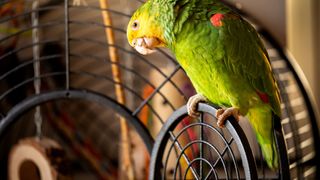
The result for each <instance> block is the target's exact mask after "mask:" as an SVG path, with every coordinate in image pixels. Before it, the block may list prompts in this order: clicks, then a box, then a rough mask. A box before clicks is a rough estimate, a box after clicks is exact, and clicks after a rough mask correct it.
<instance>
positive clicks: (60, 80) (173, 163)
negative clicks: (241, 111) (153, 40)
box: [0, 0, 320, 179]
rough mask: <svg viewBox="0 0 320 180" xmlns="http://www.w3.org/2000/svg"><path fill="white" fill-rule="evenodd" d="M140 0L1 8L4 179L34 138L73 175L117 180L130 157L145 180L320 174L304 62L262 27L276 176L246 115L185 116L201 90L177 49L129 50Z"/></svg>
mask: <svg viewBox="0 0 320 180" xmlns="http://www.w3.org/2000/svg"><path fill="white" fill-rule="evenodd" d="M142 3H143V2H142V1H140V0H130V1H129V0H120V1H119V0H108V1H107V0H85V1H84V0H64V1H62V0H61V1H55V0H27V1H24V0H16V1H1V3H0V13H1V18H0V29H1V32H0V119H1V120H0V147H1V148H0V166H1V167H2V168H1V169H0V176H1V177H9V176H11V175H10V171H9V170H8V169H9V168H8V164H10V155H9V154H10V150H11V149H12V147H13V146H15V144H17V143H18V142H19V141H20V140H21V139H24V138H27V137H36V139H38V140H39V139H44V137H49V138H50V139H53V140H55V141H57V142H58V143H59V144H60V145H61V147H63V150H64V151H65V152H66V157H67V159H68V163H65V166H68V167H69V168H68V169H70V171H71V174H72V176H73V177H74V178H75V179H77V178H79V179H81V177H82V178H86V179H90V178H92V179H95V178H101V179H117V178H119V177H120V173H119V169H121V167H122V165H123V164H126V163H128V162H126V160H128V159H121V158H122V157H121V156H123V154H126V153H127V154H128V152H129V154H130V156H131V157H130V159H129V161H130V162H129V164H131V165H130V166H133V171H134V172H132V170H129V171H128V174H129V175H127V176H131V175H132V174H131V175H130V173H133V174H134V176H135V177H136V178H137V179H139V178H146V177H147V175H148V174H149V178H150V179H152V178H153V177H154V178H160V177H161V176H163V177H167V178H169V177H175V178H177V179H180V178H183V177H185V178H187V179H189V178H192V179H199V177H208V178H209V177H210V178H211V177H212V178H216V179H218V178H229V179H233V178H238V179H242V178H245V177H252V178H254V177H258V178H259V179H278V178H279V177H291V178H297V179H303V178H315V177H319V175H318V174H317V172H319V167H320V166H319V163H320V161H319V153H318V152H320V151H319V148H320V147H319V145H318V144H317V143H316V142H318V141H319V132H318V124H317V120H318V119H317V114H316V111H315V110H316V109H314V106H313V103H312V99H311V98H310V96H309V93H308V91H307V90H306V89H307V88H306V86H305V84H304V80H301V76H302V75H301V74H300V71H299V70H296V68H297V67H296V66H297V65H296V64H295V62H294V61H293V60H292V59H291V58H290V57H289V56H287V55H286V54H285V53H284V51H283V50H282V49H281V47H280V46H278V45H277V44H276V43H275V41H274V40H273V39H272V37H271V36H269V35H268V33H267V32H266V31H264V30H263V29H261V28H259V27H258V26H256V28H257V29H258V31H259V33H260V35H261V37H262V38H263V40H264V42H265V44H266V47H267V50H268V53H269V55H270V60H271V64H272V67H273V69H274V73H275V77H276V79H277V81H278V83H279V86H280V92H281V98H282V105H281V107H282V112H283V117H282V118H281V124H282V126H280V124H279V126H277V128H278V129H277V133H278V134H279V133H280V134H279V140H280V141H281V139H282V138H284V141H285V143H278V146H279V149H281V150H282V151H280V152H279V153H280V156H279V157H283V158H282V159H281V160H282V161H283V162H282V164H283V166H282V168H283V171H279V172H274V171H271V170H269V169H268V168H267V166H266V164H265V163H264V160H263V157H262V155H261V153H260V150H259V147H258V145H257V143H256V140H255V139H254V138H252V137H253V136H254V135H253V134H252V130H251V128H250V126H249V125H248V123H246V120H245V119H243V123H242V122H241V121H240V126H239V125H238V124H237V123H235V122H234V121H232V119H230V120H228V121H227V124H226V128H224V129H219V128H217V127H215V126H214V124H215V123H214V121H215V118H214V113H212V112H214V110H215V109H216V108H217V107H215V106H214V105H205V104H202V105H200V106H199V108H200V111H202V112H203V115H202V116H201V118H198V119H192V118H190V117H188V116H187V115H186V111H185V110H186V109H185V108H184V107H182V106H183V105H184V104H186V102H187V100H188V97H190V96H192V95H193V94H194V93H195V91H194V89H193V87H192V85H191V83H190V81H189V80H188V78H187V77H186V75H185V73H184V71H183V70H182V69H181V67H180V66H179V64H178V63H177V62H176V61H175V59H174V57H173V56H172V55H171V54H170V52H168V51H167V50H165V49H157V52H156V53H154V54H152V55H148V56H142V55H140V54H138V53H137V52H135V51H134V50H133V49H132V48H131V47H130V46H129V44H128V43H127V38H126V26H127V23H128V21H129V19H130V17H131V14H132V12H133V11H134V10H135V9H136V8H137V7H139V6H140V5H141V4H142ZM180 107H182V108H180ZM126 124H129V125H128V126H127V125H126ZM179 132H180V135H177V134H179ZM173 136H179V137H176V138H173ZM124 137H127V138H126V139H123V138H124ZM126 140H128V141H130V142H129V143H127V144H125V143H126V142H125V141H126ZM172 142H174V143H172ZM225 143H226V144H227V145H225ZM170 146H171V150H170ZM207 147H214V148H213V149H215V151H214V152H216V153H214V152H211V150H208V148H207ZM123 149H124V150H123ZM183 149H184V150H183ZM125 150H127V152H126V151H125ZM151 151H152V152H151ZM119 152H120V153H119ZM170 153H171V154H170ZM150 155H151V157H149V156H150ZM149 159H151V160H150V161H151V163H150V166H149ZM217 159H220V160H219V161H217ZM192 162H194V163H192ZM286 163H287V164H286ZM164 167H168V168H167V169H166V170H164ZM62 169H63V168H62ZM60 171H61V170H57V172H58V173H60V174H63V172H60ZM289 171H290V173H289ZM283 172H288V174H284V173H283ZM205 173H207V174H205ZM220 174H221V175H220ZM155 175H159V176H155ZM200 179H201V178H200Z"/></svg>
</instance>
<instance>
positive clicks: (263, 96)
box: [256, 91, 269, 103]
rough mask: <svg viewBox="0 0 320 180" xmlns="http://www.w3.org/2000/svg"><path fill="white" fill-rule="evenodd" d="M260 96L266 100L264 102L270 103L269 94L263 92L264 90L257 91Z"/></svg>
mask: <svg viewBox="0 0 320 180" xmlns="http://www.w3.org/2000/svg"><path fill="white" fill-rule="evenodd" d="M256 92H257V94H258V96H259V97H260V99H261V100H262V101H263V102H264V103H269V97H268V94H266V93H262V92H259V91H256Z"/></svg>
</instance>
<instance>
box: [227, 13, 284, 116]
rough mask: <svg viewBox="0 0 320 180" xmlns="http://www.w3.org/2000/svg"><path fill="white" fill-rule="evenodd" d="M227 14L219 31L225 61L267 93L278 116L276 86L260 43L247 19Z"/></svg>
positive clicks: (257, 89)
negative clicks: (224, 51) (220, 31)
mask: <svg viewBox="0 0 320 180" xmlns="http://www.w3.org/2000/svg"><path fill="white" fill-rule="evenodd" d="M229 16H230V15H229ZM231 16H232V17H231V18H228V15H226V18H225V19H224V27H223V29H222V31H223V33H221V35H222V39H223V40H222V42H223V43H224V46H225V47H226V48H225V50H226V57H227V58H226V61H227V62H226V64H227V66H228V67H229V69H230V70H231V71H232V72H233V73H235V74H236V75H238V76H241V77H243V78H244V79H246V80H247V83H248V85H251V86H252V87H253V88H254V89H255V90H256V91H257V92H259V93H263V94H267V96H268V102H269V103H270V105H271V107H272V110H273V112H274V113H275V114H276V115H278V116H279V117H280V116H281V110H280V96H279V90H278V86H277V83H276V81H275V80H274V78H273V75H272V69H271V65H270V62H269V57H268V54H267V52H266V50H265V48H264V46H263V43H262V42H261V40H260V38H259V36H258V35H257V33H256V31H255V29H254V28H253V27H252V26H251V25H250V24H249V23H248V22H246V21H244V20H243V19H241V18H240V17H238V18H235V17H236V16H235V15H234V14H231Z"/></svg>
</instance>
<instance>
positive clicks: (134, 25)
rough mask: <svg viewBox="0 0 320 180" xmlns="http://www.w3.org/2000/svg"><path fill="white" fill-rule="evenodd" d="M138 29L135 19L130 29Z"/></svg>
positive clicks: (137, 22)
mask: <svg viewBox="0 0 320 180" xmlns="http://www.w3.org/2000/svg"><path fill="white" fill-rule="evenodd" d="M138 29H139V21H138V20H135V21H133V23H132V30H138Z"/></svg>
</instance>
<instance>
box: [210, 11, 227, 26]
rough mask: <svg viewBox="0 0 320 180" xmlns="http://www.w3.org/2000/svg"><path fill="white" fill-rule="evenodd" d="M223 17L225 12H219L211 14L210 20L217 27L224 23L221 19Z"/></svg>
mask: <svg viewBox="0 0 320 180" xmlns="http://www.w3.org/2000/svg"><path fill="white" fill-rule="evenodd" d="M223 18H224V15H223V14H220V13H217V14H214V15H212V16H211V18H210V22H211V24H212V25H213V26H215V27H221V26H222V25H223V24H222V21H221V20H222V19H223Z"/></svg>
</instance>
